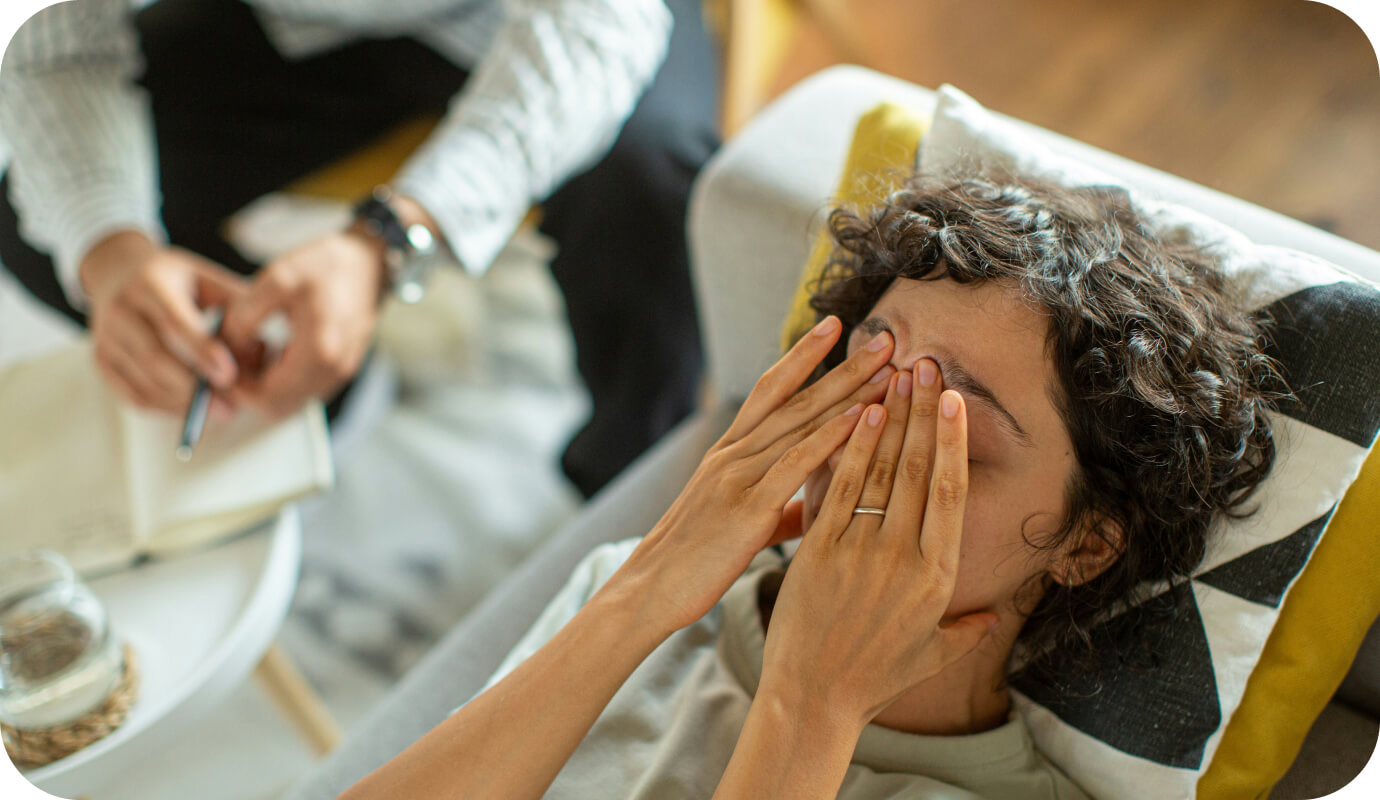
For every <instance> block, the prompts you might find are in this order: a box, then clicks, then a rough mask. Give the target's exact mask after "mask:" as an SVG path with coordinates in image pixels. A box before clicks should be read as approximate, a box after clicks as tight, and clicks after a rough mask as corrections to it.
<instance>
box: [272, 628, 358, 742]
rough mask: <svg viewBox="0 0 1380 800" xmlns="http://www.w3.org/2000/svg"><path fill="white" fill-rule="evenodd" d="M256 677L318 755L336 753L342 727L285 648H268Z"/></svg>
mask: <svg viewBox="0 0 1380 800" xmlns="http://www.w3.org/2000/svg"><path fill="white" fill-rule="evenodd" d="M254 675H255V676H256V677H257V678H258V679H259V684H260V685H261V686H263V688H264V691H266V692H268V696H269V698H270V699H272V700H273V704H274V705H276V706H277V707H278V710H279V711H280V712H281V713H282V714H283V715H284V716H285V717H287V718H288V720H289V721H291V722H292V724H293V725H294V726H295V727H296V728H297V731H298V732H299V733H300V734H302V736H304V737H305V738H306V740H307V742H308V743H309V744H310V745H311V747H312V749H313V750H315V751H316V754H317V755H325V754H327V753H329V752H331V751H332V750H334V749H335V746H336V745H337V744H339V743H340V736H341V734H340V726H339V725H337V724H336V721H335V719H334V718H333V717H332V716H331V712H330V711H329V710H328V709H327V708H326V704H325V703H323V702H322V701H321V698H320V697H319V696H318V695H317V694H316V691H315V690H314V689H312V688H311V684H309V683H307V679H306V678H304V677H303V676H302V673H301V671H300V670H298V669H297V665H296V664H294V663H292V659H291V658H289V657H288V654H287V653H286V652H285V651H284V650H283V648H282V646H281V645H279V644H278V643H277V642H274V643H273V646H271V647H269V648H268V652H267V653H264V657H263V660H262V661H260V662H259V666H257V667H255V668H254Z"/></svg>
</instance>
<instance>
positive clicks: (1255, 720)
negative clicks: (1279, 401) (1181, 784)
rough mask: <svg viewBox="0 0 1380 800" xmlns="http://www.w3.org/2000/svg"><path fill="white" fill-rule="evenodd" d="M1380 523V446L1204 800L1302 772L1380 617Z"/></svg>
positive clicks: (1288, 610) (1268, 655)
mask: <svg viewBox="0 0 1380 800" xmlns="http://www.w3.org/2000/svg"><path fill="white" fill-rule="evenodd" d="M1376 520H1380V447H1375V446H1372V448H1371V451H1370V455H1368V456H1366V461H1365V463H1364V464H1362V465H1361V472H1360V474H1359V475H1357V476H1356V481H1355V482H1354V483H1352V484H1351V487H1350V488H1348V489H1347V492H1346V495H1345V496H1344V497H1343V498H1342V502H1341V503H1340V504H1339V505H1338V506H1337V512H1336V514H1334V515H1333V517H1332V522H1331V524H1329V525H1328V526H1327V531H1326V532H1325V533H1324V534H1323V537H1322V539H1321V540H1320V541H1319V542H1318V545H1317V547H1316V548H1314V549H1313V555H1312V556H1311V557H1310V558H1309V559H1308V563H1307V565H1305V566H1304V568H1303V572H1301V573H1300V574H1299V577H1298V579H1297V580H1296V581H1295V582H1294V586H1293V588H1291V589H1290V590H1289V594H1288V595H1287V596H1286V598H1285V601H1284V607H1283V608H1281V609H1280V612H1279V619H1277V620H1276V621H1275V626H1274V628H1273V629H1271V631H1270V638H1269V639H1267V640H1266V641H1265V650H1264V652H1263V653H1261V654H1260V661H1259V663H1257V664H1256V666H1255V669H1254V670H1252V671H1251V677H1250V678H1249V679H1248V680H1247V681H1246V693H1245V694H1244V695H1243V696H1242V698H1241V705H1240V706H1239V707H1238V708H1237V709H1236V713H1235V714H1232V716H1231V720H1230V721H1228V723H1227V728H1226V730H1225V731H1224V732H1223V734H1222V742H1221V744H1220V745H1218V747H1217V754H1216V755H1215V756H1214V757H1213V759H1212V763H1211V764H1209V765H1208V768H1207V771H1205V772H1204V773H1203V776H1202V777H1201V778H1199V779H1198V796H1199V797H1200V798H1204V799H1205V800H1217V799H1218V798H1222V799H1223V800H1226V799H1227V798H1237V797H1252V798H1254V797H1263V796H1264V795H1265V793H1266V792H1267V791H1268V790H1269V789H1270V788H1271V787H1273V786H1274V785H1275V784H1276V783H1278V782H1279V779H1280V778H1282V777H1284V773H1285V772H1287V771H1288V770H1289V766H1290V765H1291V764H1293V763H1294V759H1295V758H1296V757H1297V756H1298V753H1299V748H1300V747H1301V746H1302V745H1303V738H1304V735H1305V734H1307V733H1308V729H1309V728H1310V727H1312V725H1313V721H1314V720H1315V719H1317V717H1318V714H1320V713H1322V710H1323V707H1324V706H1326V705H1327V703H1328V701H1329V700H1331V699H1332V693H1333V692H1335V691H1337V687H1338V686H1339V685H1341V682H1342V678H1344V677H1346V673H1347V670H1348V669H1349V668H1350V667H1351V662H1352V660H1353V659H1354V658H1355V657H1356V651H1357V649H1358V648H1360V646H1361V640H1362V639H1364V638H1365V636H1366V631H1368V630H1369V629H1370V626H1371V625H1372V624H1373V623H1374V622H1375V618H1376V616H1377V615H1380V592H1377V591H1376V589H1375V576H1376V575H1380V537H1377V536H1376V535H1375V524H1376ZM1320 645H1325V646H1320ZM1281 698H1288V702H1281Z"/></svg>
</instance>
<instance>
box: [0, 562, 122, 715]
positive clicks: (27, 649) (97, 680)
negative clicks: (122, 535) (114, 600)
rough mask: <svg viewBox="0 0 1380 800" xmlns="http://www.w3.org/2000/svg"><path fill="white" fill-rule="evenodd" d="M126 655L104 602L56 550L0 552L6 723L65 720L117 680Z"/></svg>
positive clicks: (0, 684)
mask: <svg viewBox="0 0 1380 800" xmlns="http://www.w3.org/2000/svg"><path fill="white" fill-rule="evenodd" d="M123 670H124V653H123V652H122V650H121V649H120V647H119V643H118V642H116V641H115V638H114V637H113V636H111V635H110V627H109V624H108V622H107V620H106V614H105V608H104V607H103V606H102V605H101V602H100V600H98V599H97V598H96V596H95V595H94V594H93V593H92V592H91V589H90V588H88V587H87V585H86V584H85V583H83V582H82V581H81V579H79V578H78V577H77V576H76V573H75V572H74V571H73V570H72V565H71V564H69V563H68V562H67V559H65V558H63V557H62V556H61V555H59V554H57V553H54V552H52V551H50V550H26V551H24V552H21V553H16V554H14V555H9V556H4V557H0V722H4V723H6V724H7V725H10V726H12V727H15V728H21V729H33V728H50V727H57V726H61V725H63V724H65V723H68V722H71V721H72V720H75V719H76V718H78V717H80V716H82V715H83V714H85V713H87V712H88V711H91V710H92V709H94V708H96V707H98V706H99V705H100V704H101V703H102V702H103V701H104V700H105V698H106V697H108V696H109V695H110V693H111V691H112V690H114V688H115V686H116V685H117V684H118V683H119V680H120V676H121V673H122V672H123Z"/></svg>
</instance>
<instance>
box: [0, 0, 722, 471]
mask: <svg viewBox="0 0 1380 800" xmlns="http://www.w3.org/2000/svg"><path fill="white" fill-rule="evenodd" d="M667 4H668V5H669V6H670V7H671V8H672V11H673V13H674V14H675V31H674V33H673V35H672V42H671V47H670V52H669V55H668V58H667V61H666V63H665V64H664V65H663V67H662V69H661V71H660V72H659V73H658V75H657V77H656V80H655V82H654V83H653V85H652V86H651V88H650V89H649V90H648V92H647V93H646V94H645V95H644V96H643V98H642V100H641V102H640V103H639V104H638V106H637V108H636V110H635V111H634V113H633V115H632V117H631V119H630V120H629V121H628V123H627V124H626V125H625V126H624V128H623V130H622V132H621V133H620V135H619V137H618V139H617V141H616V143H615V144H614V146H613V150H612V151H611V152H610V154H609V155H608V156H606V157H605V158H604V159H603V160H602V161H601V162H599V164H597V165H596V166H595V167H593V168H592V169H590V170H589V171H587V172H586V173H584V174H583V175H579V176H576V177H574V178H573V179H571V180H570V181H568V182H567V183H566V184H565V186H563V187H562V188H561V189H559V190H558V191H557V192H556V193H555V194H554V195H553V196H551V197H550V198H548V199H547V200H546V201H545V202H544V203H543V220H544V221H543V223H542V230H543V231H544V232H546V233H547V234H549V235H550V236H551V237H552V238H554V239H555V241H556V243H557V245H558V247H559V253H558V255H557V256H556V258H555V260H554V261H553V262H552V264H551V269H552V272H553V274H554V276H555V278H556V281H557V282H558V283H559V284H560V287H561V289H562V291H563V292H564V294H565V300H566V305H567V309H568V312H569V316H570V323H571V328H572V332H573V334H574V339H575V348H576V358H577V364H578V366H579V369H580V373H581V375H582V376H583V377H584V380H585V382H586V384H587V386H588V387H589V390H590V394H591V395H592V398H593V416H592V418H591V419H590V420H589V422H588V423H587V424H586V425H585V427H584V428H583V429H581V430H580V431H579V432H578V433H577V434H576V435H575V438H574V439H573V440H572V441H571V442H570V444H569V446H568V447H567V449H566V452H565V454H564V456H563V457H562V466H563V467H564V469H565V471H566V474H567V475H568V476H569V477H570V479H571V480H572V481H573V482H574V483H575V485H576V486H577V487H578V488H579V489H580V490H581V491H582V492H584V493H585V494H586V495H590V494H593V493H594V492H595V491H597V490H598V489H599V488H600V487H602V486H603V485H604V484H605V483H607V482H608V481H609V479H611V478H612V477H613V476H614V475H616V474H617V473H618V472H619V471H620V470H621V469H622V468H623V467H625V466H626V465H627V464H628V463H629V462H630V461H632V460H633V459H634V458H636V457H637V455H638V454H640V453H641V452H642V451H643V450H645V449H646V448H647V447H648V446H649V445H651V444H652V443H653V442H654V441H655V440H656V439H657V438H658V437H659V436H660V435H661V434H662V433H664V432H665V431H666V430H667V429H668V428H670V427H671V426H672V425H674V424H675V423H676V422H677V421H679V420H680V419H681V418H683V417H684V416H685V415H686V414H688V413H689V411H690V409H691V407H692V405H693V402H694V395H695V390H696V386H697V383H698V378H699V374H700V366H701V348H700V341H699V330H698V326H697V323H696V318H695V310H694V300H693V296H692V293H691V288H690V276H689V264H688V258H687V254H686V247H685V209H686V203H687V199H688V196H689V191H690V183H691V181H692V180H693V179H694V177H695V174H696V173H697V172H698V171H699V169H700V167H701V166H702V165H703V164H704V162H705V161H706V160H707V159H708V157H709V155H710V154H711V153H712V152H713V150H714V148H715V147H716V145H717V138H716V133H715V128H714V117H715V111H716V106H717V76H716V73H715V64H716V61H717V59H716V57H715V53H714V48H713V44H712V43H711V42H710V40H709V38H708V36H707V35H706V32H705V30H704V26H703V23H702V20H701V17H700V3H699V0H669V2H668V3H667ZM136 24H137V27H138V30H139V35H140V38H141V42H142V46H143V53H144V56H145V64H146V67H145V71H144V74H143V76H142V78H141V81H140V82H141V84H142V85H143V86H144V87H145V88H146V89H147V90H148V93H149V98H150V101H151V107H152V112H153V120H154V129H155V133H156V136H157V141H158V162H159V163H158V166H159V176H160V177H159V180H160V188H161V191H162V195H163V209H162V212H163V221H164V224H165V226H166V228H167V230H168V236H169V239H170V240H171V242H172V243H173V244H176V245H178V246H181V247H185V248H187V249H190V250H193V251H195V252H197V253H200V254H202V255H204V256H206V257H208V258H211V259H213V260H215V261H217V262H219V263H221V264H224V265H225V266H226V267H229V268H230V269H234V270H236V271H238V272H240V273H243V274H246V275H247V274H251V273H252V272H253V271H254V270H255V269H257V267H258V266H259V265H257V264H252V263H250V262H248V261H246V260H245V259H244V258H243V257H242V256H241V255H240V254H239V252H238V251H236V250H235V249H234V248H233V247H232V246H230V245H229V244H228V243H227V242H226V241H225V240H224V238H223V237H222V236H221V224H222V222H223V221H224V220H225V218H226V217H228V216H230V215H231V214H233V213H234V212H236V211H237V210H239V209H240V208H242V207H243V206H244V205H245V204H247V203H248V202H250V201H251V200H253V199H254V198H256V197H259V196H261V195H263V194H266V193H268V192H271V191H274V190H277V189H280V188H282V187H283V186H285V185H287V184H289V183H291V182H292V181H293V180H295V179H297V178H299V177H301V176H303V175H306V174H308V173H310V172H312V171H313V170H316V169H318V168H320V167H323V166H325V165H327V164H330V163H332V162H334V161H335V160H337V159H339V158H341V157H343V156H345V155H347V154H349V153H351V152H353V151H355V150H357V149H359V148H361V147H363V146H365V145H367V144H369V143H370V142H372V141H373V140H374V139H375V138H377V137H378V136H379V135H381V134H383V133H385V132H386V131H388V130H389V129H391V128H392V127H394V126H395V125H397V124H398V123H400V122H403V121H406V120H410V119H413V118H416V117H419V116H422V115H425V114H438V113H441V112H444V110H445V108H446V104H447V101H449V100H450V98H451V97H452V96H453V95H454V94H455V93H456V92H457V91H459V90H460V88H461V87H462V86H463V84H464V81H465V77H466V73H465V71H464V70H462V69H460V68H458V67H456V66H455V65H454V64H452V63H451V62H450V61H448V60H447V59H445V58H443V57H441V56H440V55H438V54H436V53H435V52H433V51H432V50H430V49H428V48H426V47H425V46H423V45H420V44H418V43H416V42H413V41H411V40H409V39H388V40H366V41H360V42H356V43H353V44H350V45H347V46H345V47H341V48H338V49H335V50H331V51H328V52H326V53H323V54H321V55H318V56H314V57H312V58H308V59H303V60H300V61H292V60H287V59H284V58H283V57H282V56H280V55H279V54H278V53H277V51H276V50H275V49H274V48H273V47H272V45H271V44H270V43H269V41H268V40H267V39H266V38H265V36H264V34H263V32H262V30H261V29H260V28H259V25H258V23H257V22H256V21H255V20H254V17H253V14H252V12H251V10H250V9H249V7H248V6H246V5H244V4H242V3H240V2H238V0H161V2H158V3H155V4H154V5H152V6H150V7H148V8H146V9H145V10H144V11H142V12H140V13H139V15H138V16H137V18H136ZM0 264H3V265H4V266H5V267H6V268H8V269H9V270H10V272H12V273H13V274H14V275H15V276H16V277H17V278H18V279H19V281H20V282H21V283H22V284H24V285H25V286H26V287H27V288H28V289H29V290H30V291H31V292H33V294H34V295H35V296H37V297H38V298H39V299H40V300H42V301H43V302H45V303H47V304H48V305H50V306H53V307H54V308H56V309H58V310H59V311H61V312H63V313H65V314H67V315H68V316H69V317H71V318H72V319H74V320H76V321H78V322H80V323H82V324H85V319H84V317H83V315H82V314H81V313H80V312H78V311H77V310H76V309H74V308H72V307H71V306H70V305H69V304H68V303H67V301H66V298H65V297H64V295H63V293H62V290H61V288H60V286H59V284H58V282H57V279H56V276H55V275H54V272H53V266H52V262H51V260H50V259H49V258H48V256H47V255H46V254H44V253H40V252H38V251H36V250H34V249H33V248H31V247H29V246H28V244H27V243H25V242H24V241H23V240H22V239H21V238H20V236H19V234H18V226H17V221H16V219H15V212H14V209H13V207H12V206H11V205H10V203H9V192H8V178H6V180H5V181H4V184H3V191H0ZM338 404H339V398H336V400H335V401H334V402H333V403H332V407H331V410H332V411H334V410H335V408H337V407H338Z"/></svg>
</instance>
